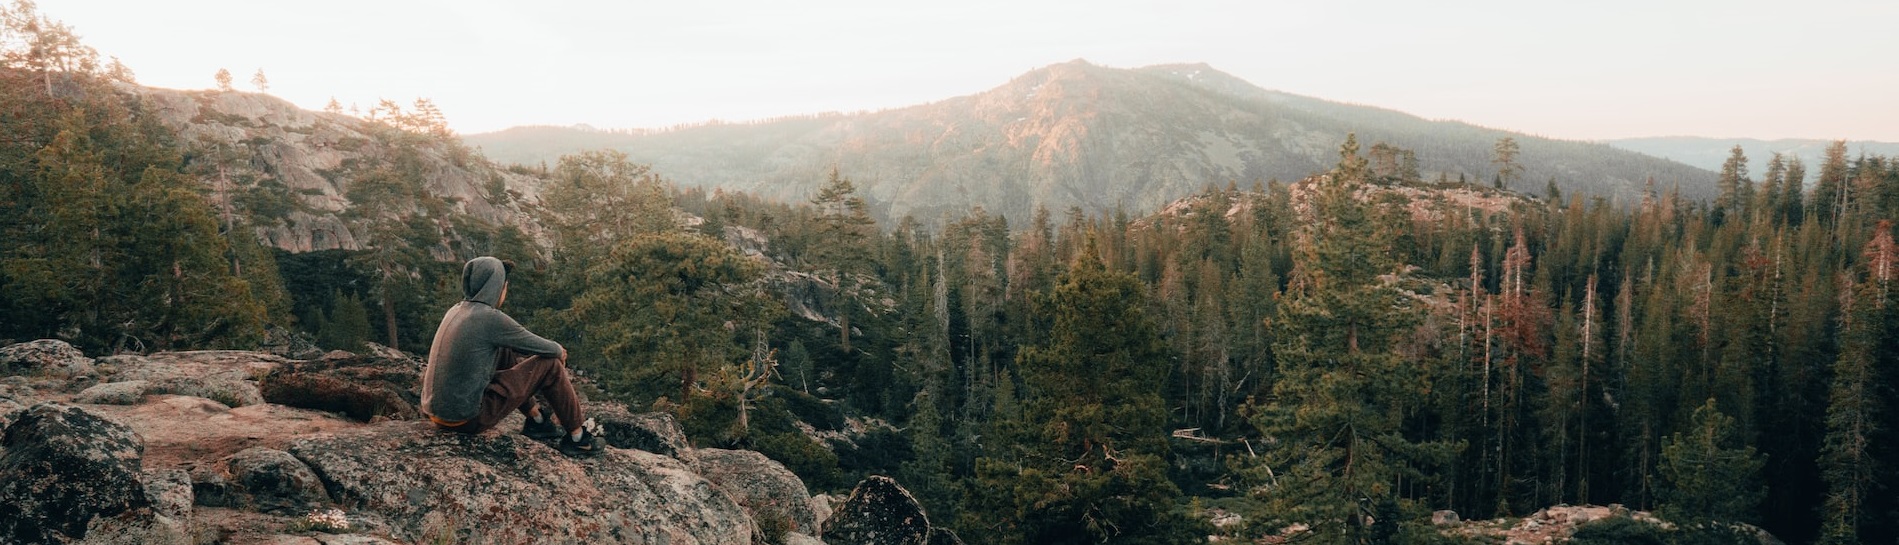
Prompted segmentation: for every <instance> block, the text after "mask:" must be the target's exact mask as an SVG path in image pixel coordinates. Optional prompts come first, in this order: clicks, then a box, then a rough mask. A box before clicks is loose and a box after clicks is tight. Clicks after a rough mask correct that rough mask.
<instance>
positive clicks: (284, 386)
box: [259, 351, 422, 422]
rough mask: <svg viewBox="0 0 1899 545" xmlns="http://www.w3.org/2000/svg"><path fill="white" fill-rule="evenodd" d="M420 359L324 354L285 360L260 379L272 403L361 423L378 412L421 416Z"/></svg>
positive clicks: (411, 417)
mask: <svg viewBox="0 0 1899 545" xmlns="http://www.w3.org/2000/svg"><path fill="white" fill-rule="evenodd" d="M421 376H422V362H421V361H419V360H416V359H414V358H412V357H409V356H406V355H403V354H400V353H397V354H368V355H357V354H351V353H348V352H342V351H337V352H331V353H329V354H327V355H324V356H323V357H322V358H319V359H315V360H309V361H296V362H290V363H287V364H285V365H284V366H283V367H281V368H278V369H277V370H276V372H274V373H271V374H270V375H268V376H266V377H264V379H263V380H261V381H259V388H260V390H261V393H262V395H263V398H264V399H265V400H268V401H270V402H271V403H277V404H281V405H289V406H292V407H301V408H305V409H316V410H320V411H334V412H340V413H343V414H346V415H349V417H350V418H353V419H356V420H359V421H365V422H367V421H369V420H370V419H372V418H375V417H378V416H382V417H386V418H390V419H395V420H414V419H417V418H420V417H421V414H422V413H421V412H420V411H417V410H416V408H415V407H416V404H418V403H420V402H421V399H422V398H421V396H420V395H419V394H417V393H416V383H417V381H418V380H420V377H421Z"/></svg>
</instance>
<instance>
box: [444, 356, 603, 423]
mask: <svg viewBox="0 0 1899 545" xmlns="http://www.w3.org/2000/svg"><path fill="white" fill-rule="evenodd" d="M535 394H540V396H541V399H545V400H547V403H548V405H550V406H552V407H553V409H554V417H555V418H558V419H559V420H560V424H561V427H562V428H565V429H567V430H568V431H573V430H576V429H580V423H581V416H580V396H579V395H577V394H575V393H574V382H573V380H572V379H571V378H569V377H568V375H567V362H566V360H562V359H560V358H556V357H549V356H535V355H521V354H517V353H515V352H514V351H513V350H510V349H507V348H503V349H501V350H500V351H499V352H498V353H496V354H495V375H494V377H493V378H490V379H488V389H487V390H485V391H483V392H482V393H481V412H479V413H477V414H476V415H475V418H473V419H471V420H468V421H467V422H463V423H462V424H461V425H459V426H442V429H445V430H451V431H458V432H462V433H481V432H484V431H488V429H490V428H493V427H495V424H499V423H501V419H503V418H507V416H508V412H510V411H516V410H518V411H521V415H522V416H527V414H528V413H529V412H530V411H531V410H532V407H533V406H532V405H530V404H529V403H532V402H533V399H534V395H535Z"/></svg>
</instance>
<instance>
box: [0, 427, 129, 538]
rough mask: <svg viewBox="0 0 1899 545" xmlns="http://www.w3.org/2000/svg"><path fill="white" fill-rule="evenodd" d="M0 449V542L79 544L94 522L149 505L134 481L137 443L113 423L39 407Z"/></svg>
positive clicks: (9, 433)
mask: <svg viewBox="0 0 1899 545" xmlns="http://www.w3.org/2000/svg"><path fill="white" fill-rule="evenodd" d="M0 444H3V445H4V446H5V447H6V450H5V454H4V455H0V541H5V542H10V543H58V542H63V541H65V540H67V539H72V538H80V537H84V536H85V535H86V529H87V526H88V525H89V524H90V523H92V522H93V519H94V518H95V517H111V516H115V515H120V514H125V513H128V512H132V511H135V510H141V509H148V508H150V507H151V506H152V501H151V500H150V499H149V498H148V497H147V495H146V493H145V484H144V483H143V482H142V481H141V480H140V466H139V458H140V456H141V455H142V454H143V450H144V447H143V444H142V442H141V441H140V440H139V437H138V435H137V434H134V433H132V430H131V429H130V428H127V427H125V426H123V425H120V424H119V423H117V422H113V421H111V420H107V419H105V418H101V417H99V416H98V415H94V414H92V413H89V412H87V411H85V410H84V409H81V408H79V407H76V406H72V405H66V404H61V403H42V404H39V405H35V406H33V407H32V408H30V409H27V410H26V412H25V413H24V414H22V415H20V417H19V419H18V420H17V421H15V422H14V423H13V424H12V425H10V426H8V427H7V430H6V436H5V439H4V441H3V442H0Z"/></svg>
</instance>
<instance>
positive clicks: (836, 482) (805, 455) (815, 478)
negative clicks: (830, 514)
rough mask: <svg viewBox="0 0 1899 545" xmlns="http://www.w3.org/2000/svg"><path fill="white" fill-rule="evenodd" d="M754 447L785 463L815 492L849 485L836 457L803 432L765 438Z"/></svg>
mask: <svg viewBox="0 0 1899 545" xmlns="http://www.w3.org/2000/svg"><path fill="white" fill-rule="evenodd" d="M752 448H753V450H757V451H758V452H759V453H760V454H764V455H765V457H766V458H771V459H773V460H777V461H778V463H781V464H785V468H786V469H790V470H791V472H792V473H795V474H797V475H798V479H800V480H803V481H804V482H805V485H806V486H808V487H810V488H811V489H812V490H835V489H838V488H842V487H844V486H846V485H847V484H849V483H846V482H844V474H843V472H841V471H838V468H837V455H836V454H833V453H831V450H830V449H827V448H824V445H820V444H818V442H817V441H813V440H812V439H811V438H810V437H806V436H805V435H804V434H802V433H795V432H794V433H774V434H769V435H764V436H761V437H758V438H757V439H756V440H754V441H753V442H752Z"/></svg>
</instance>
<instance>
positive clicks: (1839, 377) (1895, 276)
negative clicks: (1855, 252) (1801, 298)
mask: <svg viewBox="0 0 1899 545" xmlns="http://www.w3.org/2000/svg"><path fill="white" fill-rule="evenodd" d="M1862 256H1863V257H1864V259H1865V261H1864V262H1863V263H1862V265H1863V267H1864V268H1863V270H1861V271H1858V272H1857V274H1855V275H1853V276H1857V277H1858V280H1856V281H1855V280H1853V279H1852V277H1848V281H1849V283H1848V284H1847V285H1845V286H1843V287H1842V288H1841V307H1842V308H1841V312H1842V314H1844V315H1845V317H1844V318H1843V322H1844V323H1843V324H1841V332H1840V355H1839V359H1838V360H1836V361H1834V363H1833V385H1832V389H1831V392H1830V393H1829V395H1828V405H1827V411H1826V440H1825V444H1824V446H1823V447H1822V448H1821V451H1820V467H1821V471H1822V472H1823V477H1824V478H1825V480H1826V483H1827V495H1826V503H1825V507H1824V509H1823V510H1822V512H1823V513H1825V520H1824V527H1823V529H1822V534H1821V540H1820V541H1821V543H1826V544H1845V543H1859V542H1861V541H1860V538H1861V534H1860V528H1861V526H1862V525H1864V524H1866V522H1867V519H1868V518H1869V517H1872V516H1876V515H1877V514H1876V513H1869V512H1867V511H1866V509H1865V507H1866V505H1867V503H1869V498H1868V497H1869V496H1870V495H1872V494H1874V493H1875V488H1874V487H1875V486H1876V476H1877V475H1878V467H1879V466H1880V464H1881V463H1884V462H1885V461H1883V460H1878V459H1876V458H1875V454H1877V452H1878V451H1877V449H1876V448H1875V446H1874V444H1873V440H1874V438H1876V437H1879V436H1880V434H1881V433H1883V432H1884V431H1885V430H1882V429H1880V424H1879V423H1880V422H1881V421H1882V419H1883V418H1884V416H1885V413H1886V411H1889V410H1890V409H1889V408H1888V407H1886V406H1885V402H1884V399H1885V398H1884V396H1882V395H1881V393H1880V391H1879V389H1880V385H1881V384H1882V380H1881V378H1880V375H1881V374H1882V373H1884V372H1886V371H1884V369H1883V367H1884V366H1886V365H1890V364H1891V363H1892V362H1893V361H1894V354H1892V353H1891V345H1890V342H1889V341H1890V339H1893V338H1894V333H1895V332H1894V329H1895V328H1894V322H1895V321H1894V319H1893V318H1894V310H1895V309H1894V307H1895V301H1894V300H1893V298H1894V293H1893V287H1894V286H1893V284H1894V283H1895V281H1899V244H1895V243H1894V242H1893V238H1892V223H1891V222H1890V221H1882V222H1880V223H1879V226H1878V228H1877V230H1876V232H1875V234H1874V236H1873V239H1872V240H1871V241H1869V242H1867V243H1866V246H1865V248H1864V249H1863V250H1862Z"/></svg>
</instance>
